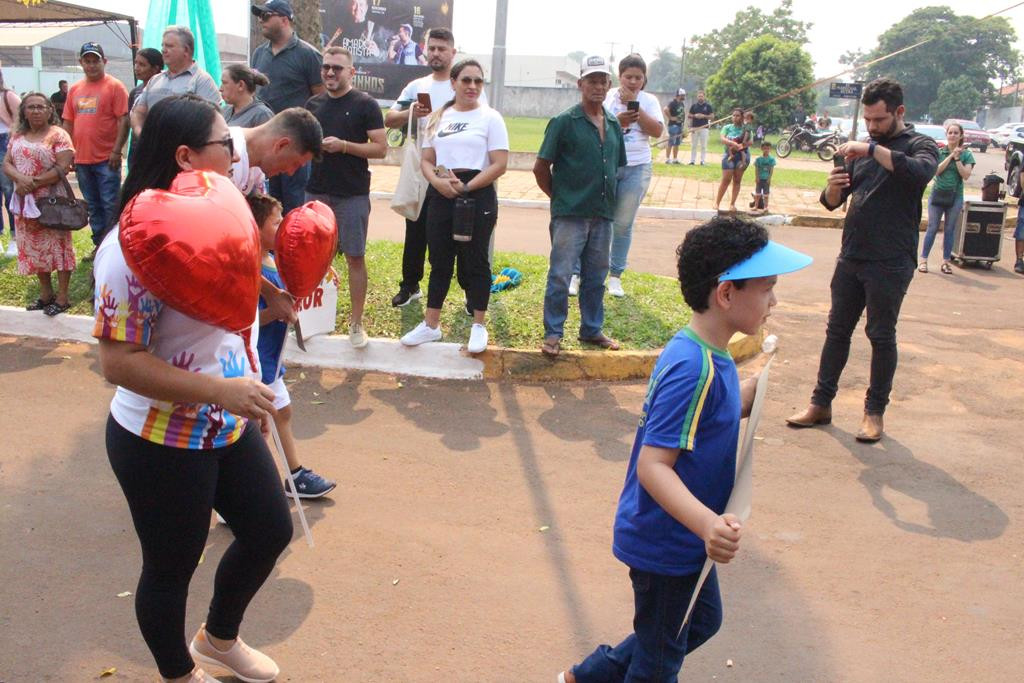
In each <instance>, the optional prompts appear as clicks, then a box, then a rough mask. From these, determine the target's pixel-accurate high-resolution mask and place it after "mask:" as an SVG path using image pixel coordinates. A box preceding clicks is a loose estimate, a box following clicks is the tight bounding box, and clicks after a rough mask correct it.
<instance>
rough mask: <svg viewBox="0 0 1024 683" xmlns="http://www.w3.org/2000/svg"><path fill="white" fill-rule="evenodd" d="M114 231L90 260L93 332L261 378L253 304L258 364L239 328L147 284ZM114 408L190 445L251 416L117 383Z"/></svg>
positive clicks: (229, 437) (124, 419)
mask: <svg viewBox="0 0 1024 683" xmlns="http://www.w3.org/2000/svg"><path fill="white" fill-rule="evenodd" d="M117 234H118V229H117V227H116V226H115V228H114V229H113V230H111V231H110V233H109V234H108V235H107V236H106V238H104V240H103V242H102V243H101V244H100V248H99V249H98V250H97V252H96V260H95V262H94V264H93V273H94V275H95V278H96V290H95V300H94V305H95V309H96V322H95V326H94V327H93V332H92V335H93V336H94V337H96V338H97V339H112V340H114V341H122V342H131V343H133V344H140V345H142V346H145V347H147V348H148V349H149V352H150V353H152V354H153V355H154V356H156V357H157V358H160V359H162V360H165V361H167V362H168V363H170V364H172V365H174V366H175V367H178V368H181V369H183V370H189V371H191V372H201V373H204V374H208V375H217V376H219V377H251V378H253V379H255V380H257V381H259V378H260V372H259V360H258V357H257V354H256V342H257V338H258V335H259V324H258V323H259V318H258V317H257V313H256V311H253V327H252V338H251V341H250V344H251V346H250V349H251V351H252V354H251V356H252V358H254V359H256V360H255V362H256V369H255V371H254V370H253V368H252V367H251V366H250V363H249V356H248V355H247V354H246V349H245V340H244V339H242V337H241V336H239V335H237V334H233V333H230V332H227V331H225V330H223V329H221V328H219V327H214V326H213V325H207V324H206V323H202V322H199V321H198V320H196V319H195V318H190V317H188V316H187V315H185V314H183V313H180V312H178V311H176V310H175V309H173V308H171V307H170V306H167V305H165V304H164V303H163V302H161V301H160V300H158V299H157V298H156V297H154V296H153V295H152V294H151V293H150V292H149V290H147V289H146V288H145V287H143V286H142V284H140V283H139V281H138V280H137V279H136V277H135V275H134V274H133V273H132V271H131V268H129V267H128V264H127V263H126V262H125V260H124V254H123V253H122V251H121V243H120V242H119V241H118V238H117ZM110 414H111V415H112V416H113V418H114V420H116V421H117V423H118V424H119V425H121V426H122V427H124V428H125V429H126V430H128V431H129V432H131V433H133V434H136V435H138V436H140V437H142V438H143V439H146V440H147V441H152V442H154V443H158V444H163V445H166V446H174V447H176V448H188V449H193V450H199V449H209V448H221V447H223V446H228V445H230V444H232V443H234V442H235V441H237V440H238V439H239V437H241V436H242V431H243V430H244V429H245V424H246V419H245V418H243V417H240V416H237V415H233V414H231V413H229V412H228V411H226V410H224V409H223V408H222V407H221V406H219V405H214V404H205V403H176V402H170V401H158V400H156V399H152V398H149V397H147V396H142V395H140V394H137V393H135V392H134V391H130V390H128V389H125V388H124V387H120V386H119V387H117V391H116V392H115V393H114V398H113V400H112V401H111V402H110Z"/></svg>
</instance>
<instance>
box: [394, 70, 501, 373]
mask: <svg viewBox="0 0 1024 683" xmlns="http://www.w3.org/2000/svg"><path fill="white" fill-rule="evenodd" d="M451 79H452V87H453V88H454V89H455V99H453V100H451V101H450V102H448V103H447V104H445V105H444V106H443V107H442V108H441V109H439V110H438V111H437V112H436V113H435V114H434V115H433V116H432V117H431V119H430V122H429V124H428V134H427V136H426V139H425V140H424V141H423V157H422V161H421V163H420V166H421V170H422V171H423V175H424V176H425V177H426V178H427V180H428V181H429V182H430V187H428V188H427V196H426V199H425V200H424V211H425V212H426V216H427V229H426V231H427V245H428V246H429V248H430V282H429V284H428V286H427V310H426V312H425V315H424V320H423V322H421V323H420V324H419V325H418V326H416V327H415V328H414V329H413V330H411V331H410V332H408V333H407V334H406V335H405V336H403V337H402V343H403V344H405V345H406V346H416V345H418V344H423V343H425V342H432V341H438V340H440V339H441V327H440V325H441V306H442V305H444V300H445V298H446V297H447V296H448V288H449V287H450V286H451V281H452V274H453V271H454V270H455V265H456V261H458V280H459V284H460V285H461V286H462V288H463V289H464V290H466V308H467V310H471V311H472V312H473V327H472V329H471V330H470V333H469V343H468V344H466V350H468V351H469V352H470V353H480V352H481V351H483V350H485V349H486V348H487V328H486V327H485V326H484V316H485V315H486V314H487V304H488V301H489V299H490V295H491V264H490V259H489V257H488V254H487V245H488V243H489V242H490V239H491V233H492V232H493V231H494V226H495V224H496V223H497V220H498V196H497V193H496V192H495V189H494V181H495V180H497V179H498V178H499V177H501V176H502V175H504V173H505V169H506V167H507V165H508V130H507V129H506V127H505V121H504V119H502V118H501V114H499V113H498V112H497V111H495V110H494V109H491V108H490V107H488V106H487V105H486V104H481V103H480V95H481V93H483V89H484V72H483V68H482V67H481V66H480V63H479V62H477V61H476V60H473V59H466V60H463V61H461V62H459V63H458V64H456V65H455V66H453V67H452V72H451Z"/></svg>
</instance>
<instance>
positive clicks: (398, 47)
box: [388, 24, 427, 66]
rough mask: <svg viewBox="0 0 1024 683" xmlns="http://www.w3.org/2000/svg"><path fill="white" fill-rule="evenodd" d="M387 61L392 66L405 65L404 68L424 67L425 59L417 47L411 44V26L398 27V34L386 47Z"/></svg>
mask: <svg viewBox="0 0 1024 683" xmlns="http://www.w3.org/2000/svg"><path fill="white" fill-rule="evenodd" d="M388 61H389V62H392V63H393V64H405V65H406V66H416V65H417V64H419V65H425V64H426V63H427V59H426V57H424V56H423V50H422V49H421V48H420V46H419V45H417V44H416V43H414V42H412V26H411V25H410V24H402V25H401V26H399V27H398V34H397V35H395V36H393V37H392V38H391V42H390V43H389V45H388Z"/></svg>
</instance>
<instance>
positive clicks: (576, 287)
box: [569, 275, 580, 296]
mask: <svg viewBox="0 0 1024 683" xmlns="http://www.w3.org/2000/svg"><path fill="white" fill-rule="evenodd" d="M579 293H580V276H579V275H573V276H572V277H571V278H569V296H578V295H579Z"/></svg>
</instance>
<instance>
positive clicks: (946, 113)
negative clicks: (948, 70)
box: [928, 76, 985, 123]
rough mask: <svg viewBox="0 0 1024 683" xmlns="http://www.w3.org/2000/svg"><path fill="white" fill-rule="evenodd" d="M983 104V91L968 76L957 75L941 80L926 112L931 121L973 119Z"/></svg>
mask: <svg viewBox="0 0 1024 683" xmlns="http://www.w3.org/2000/svg"><path fill="white" fill-rule="evenodd" d="M984 104H985V93H983V92H982V91H981V89H979V88H978V86H977V83H975V82H974V81H973V80H972V79H971V78H970V76H957V77H956V78H950V79H948V80H945V81H943V82H942V83H941V84H940V85H939V92H938V94H937V95H936V96H935V101H934V102H932V105H931V107H930V108H929V109H928V113H929V114H931V117H932V121H936V122H939V123H941V122H942V121H945V120H946V119H974V117H975V115H976V114H977V113H978V110H979V109H981V107H982V106H983V105H984Z"/></svg>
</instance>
